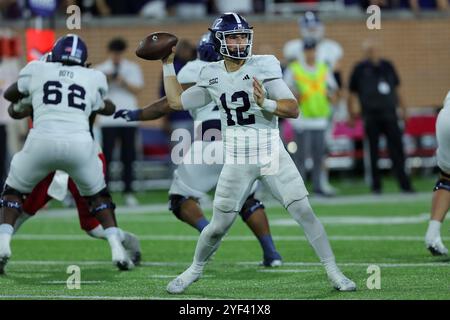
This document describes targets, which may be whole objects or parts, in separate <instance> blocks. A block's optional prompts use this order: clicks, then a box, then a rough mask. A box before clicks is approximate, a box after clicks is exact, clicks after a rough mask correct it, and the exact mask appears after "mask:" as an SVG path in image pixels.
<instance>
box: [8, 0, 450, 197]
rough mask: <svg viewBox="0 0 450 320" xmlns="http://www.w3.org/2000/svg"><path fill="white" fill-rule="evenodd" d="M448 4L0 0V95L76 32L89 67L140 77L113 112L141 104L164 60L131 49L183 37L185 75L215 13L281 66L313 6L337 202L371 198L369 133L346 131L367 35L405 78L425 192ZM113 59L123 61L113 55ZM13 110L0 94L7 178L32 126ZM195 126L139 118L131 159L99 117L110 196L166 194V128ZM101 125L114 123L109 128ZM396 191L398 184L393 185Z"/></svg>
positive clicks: (384, 162)
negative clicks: (372, 23) (338, 85)
mask: <svg viewBox="0 0 450 320" xmlns="http://www.w3.org/2000/svg"><path fill="white" fill-rule="evenodd" d="M449 2H450V1H449V0H393V1H389V0H375V1H373V0H372V1H358V0H336V1H314V0H307V1H303V0H297V1H275V0H228V1H218V0H208V1H206V0H204V1H203V0H185V1H175V0H170V1H169V0H167V1H161V0H153V1H152V0H128V1H119V0H80V1H73V0H72V1H57V0H53V1H52V0H49V1H32V0H30V1H25V0H0V19H1V20H0V92H2V90H5V89H6V88H7V87H8V86H9V85H10V84H11V83H13V82H14V81H16V79H17V75H18V72H19V71H20V68H21V67H23V66H24V65H25V63H26V62H27V61H30V60H33V59H39V58H40V57H41V56H42V55H43V54H45V53H46V52H47V51H49V50H50V49H51V47H52V44H53V41H54V40H55V39H56V38H58V37H59V36H61V35H63V34H66V33H76V34H78V35H80V36H81V37H82V38H83V39H84V40H85V42H86V43H87V45H88V49H89V57H88V60H89V61H90V62H91V63H92V65H93V67H99V69H102V68H100V66H102V64H104V63H105V62H106V61H108V60H111V59H117V61H118V62H117V63H122V62H123V63H124V64H127V68H124V70H125V71H123V75H121V76H122V77H123V78H127V77H128V78H131V79H132V80H130V81H133V79H134V80H136V79H138V80H136V81H135V82H134V83H133V85H134V87H133V88H132V89H130V88H128V89H130V90H129V92H128V94H129V99H128V100H121V101H124V102H122V103H123V104H124V105H122V104H120V103H119V104H118V108H135V107H138V106H139V107H143V106H145V105H148V104H149V103H151V102H152V101H154V100H156V99H157V98H159V97H160V96H162V95H163V94H164V92H163V90H162V88H161V75H162V73H161V63H160V62H159V61H144V60H141V59H139V58H137V57H136V56H135V54H134V51H135V49H136V48H137V46H138V43H139V41H140V40H141V39H143V38H144V37H146V36H147V35H148V34H150V33H152V32H155V31H167V32H171V33H174V34H176V35H177V36H178V38H179V39H181V41H180V42H181V43H180V45H179V46H178V52H177V59H178V63H179V66H180V68H181V67H182V65H183V64H185V63H186V62H187V61H190V60H193V59H196V45H197V42H198V40H199V39H200V37H201V35H202V34H203V33H205V32H206V31H207V28H208V27H209V26H210V25H211V23H212V22H213V21H214V19H215V17H217V16H218V15H219V14H220V13H223V12H228V11H234V12H238V13H241V14H242V15H244V16H245V17H246V18H247V21H248V22H249V23H250V24H251V25H253V27H254V32H255V34H254V46H253V53H254V54H274V55H275V56H276V57H277V58H278V59H279V60H280V62H281V64H282V66H283V68H284V69H285V70H286V68H287V67H288V62H289V61H288V60H289V59H288V57H287V56H286V53H285V52H284V48H285V45H286V43H287V42H288V41H290V40H293V39H299V38H302V30H301V25H300V24H299V19H300V18H301V17H302V16H303V15H304V13H305V12H306V11H313V12H315V14H316V15H317V17H318V18H319V19H320V21H321V23H322V24H323V27H324V34H323V37H322V39H319V41H320V40H323V39H331V40H332V41H334V42H336V43H337V44H338V46H339V47H340V48H341V49H342V54H341V55H340V57H339V67H338V68H339V72H340V74H341V76H340V77H341V82H342V89H341V90H340V91H341V92H340V95H339V99H338V101H337V102H336V103H334V106H333V108H332V109H333V113H332V119H331V121H330V125H329V127H328V129H327V133H326V157H325V164H324V166H325V167H326V168H327V170H328V171H329V175H330V181H331V184H332V185H333V186H334V190H335V191H336V193H337V194H338V195H339V194H345V193H346V192H349V191H346V186H347V189H348V190H353V191H354V192H357V193H358V192H359V193H361V192H362V191H361V189H363V192H367V193H369V192H370V191H371V188H370V179H371V177H370V169H369V167H370V161H369V156H368V146H367V135H366V134H365V131H364V127H363V122H362V121H361V119H360V118H359V119H358V118H357V119H356V122H355V123H353V124H352V125H350V124H349V117H348V116H349V115H348V112H347V104H348V98H349V90H348V88H349V83H350V76H351V74H352V71H353V70H354V67H355V65H357V64H358V63H359V62H360V61H362V60H363V59H364V50H363V44H364V43H365V42H367V41H368V40H370V41H372V42H376V43H377V46H378V50H379V52H380V55H381V56H382V57H384V58H386V59H388V60H389V61H390V62H391V63H392V64H393V65H394V66H395V70H396V73H397V75H398V77H399V79H400V86H399V90H400V91H401V95H402V97H403V100H404V104H405V106H406V108H407V109H408V115H407V117H406V118H403V117H399V119H398V121H399V125H400V128H402V130H403V131H402V136H401V139H402V141H403V147H404V150H405V155H406V162H405V170H406V171H407V173H408V174H411V177H412V185H413V186H414V185H416V189H419V190H420V185H419V183H415V181H420V180H421V179H422V180H423V179H424V178H425V179H426V181H427V182H426V188H428V189H429V190H431V189H432V187H433V182H431V181H434V180H435V175H434V172H436V159H435V150H436V139H435V121H436V116H437V113H438V111H439V109H440V108H441V107H442V101H443V99H444V97H445V95H446V94H447V92H448V91H449V89H450V59H449V58H450V40H449V39H450V16H449ZM71 5H77V6H79V8H81V28H80V29H74V30H69V29H68V23H69V22H68V20H67V19H68V18H69V17H71V15H72V14H73V12H74V11H69V13H67V8H70V6H71ZM370 5H378V6H379V7H380V8H381V29H373V30H370V29H369V28H368V27H367V24H366V21H367V19H368V18H369V16H370V14H369V13H366V9H367V7H369V6H370ZM72 8H73V7H72ZM114 41H115V42H114ZM114 52H115V53H116V54H118V57H116V58H113V57H112V54H113V53H114ZM103 66H104V65H103ZM104 70H106V71H105V73H107V72H109V71H107V70H108V68H107V67H106V69H104ZM110 80H111V81H112V82H113V81H114V79H110ZM110 88H111V90H116V91H115V92H116V93H118V92H119V91H120V90H122V89H123V88H122V89H121V88H120V84H117V83H116V84H115V85H112V86H111V84H110ZM117 90H118V91H117ZM111 94H113V92H111ZM118 94H119V93H118ZM124 94H127V93H124ZM119 95H120V94H119ZM119 99H120V98H119ZM134 99H135V100H134ZM6 109H7V103H6V101H5V100H4V99H3V97H2V96H0V135H1V137H0V138H1V140H0V145H1V146H2V147H1V149H0V156H1V158H2V159H1V163H0V170H1V172H0V173H1V176H0V180H2V181H3V179H4V175H5V172H7V171H6V170H7V167H8V164H9V159H10V158H11V156H12V155H13V154H14V153H15V152H17V151H18V150H20V148H21V146H22V144H23V141H24V138H25V137H26V133H27V128H28V123H27V121H23V122H19V121H12V120H11V119H9V118H8V116H7V113H6ZM191 126H192V119H190V116H189V114H187V113H175V114H172V115H171V116H169V117H164V118H162V119H159V120H156V121H148V122H143V123H138V124H137V126H136V127H135V128H134V129H132V130H131V131H130V130H129V131H128V132H131V133H130V134H131V137H134V138H131V139H133V140H134V141H131V143H132V144H133V148H131V149H130V148H128V149H127V151H125V153H128V156H124V155H123V154H124V151H122V150H121V148H122V147H123V146H124V143H123V142H120V141H121V139H119V136H120V135H119V134H118V133H117V132H119V131H118V130H121V129H120V128H119V127H120V125H119V124H117V125H115V124H111V123H107V121H106V122H104V121H103V120H101V121H98V123H97V124H96V136H97V139H98V141H100V142H102V143H105V134H110V133H111V132H113V133H117V137H116V136H113V137H112V138H110V141H109V143H112V144H113V146H111V147H110V149H111V161H110V164H109V169H110V181H109V186H110V188H111V190H113V191H118V192H123V191H126V192H131V191H133V192H138V193H140V192H143V193H144V194H145V192H146V191H148V190H162V192H166V190H167V188H168V187H169V185H170V181H171V178H172V171H173V169H174V168H173V164H172V162H171V160H170V150H171V145H172V144H173V143H171V139H170V135H171V132H172V130H174V128H179V127H184V128H190V127H191ZM105 128H109V129H111V128H112V131H111V130H104V129H105ZM280 128H281V129H280V130H281V131H282V134H283V139H284V142H285V144H286V146H287V148H288V150H289V151H290V152H291V153H292V154H293V157H295V153H296V152H297V151H298V148H297V145H296V142H295V129H294V127H293V125H292V123H291V122H289V121H282V122H281V125H280ZM108 132H109V133H108ZM128 137H130V136H128ZM116 138H117V139H116ZM111 139H112V140H111ZM116 140H117V141H116ZM111 141H112V142H111ZM103 147H105V146H103ZM378 151H379V159H378V163H377V165H378V167H379V168H380V169H381V170H382V172H383V175H387V176H388V178H387V179H388V180H387V181H391V180H392V178H389V177H390V176H391V175H392V174H391V170H390V169H391V168H392V161H391V159H390V157H389V154H388V152H387V141H386V138H385V137H382V138H381V139H380V141H379V148H378ZM127 166H131V169H127ZM306 167H307V169H308V170H310V169H311V167H312V163H311V159H309V161H308V159H307V161H306ZM126 170H131V173H129V172H128V173H126V172H125V171H126ZM124 173H125V175H124ZM124 176H125V177H124ZM126 176H128V177H126ZM129 176H131V178H130V177H129ZM389 179H391V180H389ZM126 180H131V181H128V182H127V181H126ZM355 181H358V182H357V183H355ZM428 181H430V183H429V185H428ZM392 184H393V185H394V186H395V185H396V183H395V182H392ZM361 186H362V188H361ZM352 188H353V189H352ZM130 189H131V190H130ZM428 189H426V190H428ZM396 190H399V189H398V188H397V189H396ZM372 191H373V190H372ZM138 198H139V197H138ZM130 204H132V201H131V202H130Z"/></svg>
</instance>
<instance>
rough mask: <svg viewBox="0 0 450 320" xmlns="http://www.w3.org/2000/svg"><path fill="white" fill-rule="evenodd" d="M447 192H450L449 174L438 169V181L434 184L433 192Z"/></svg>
mask: <svg viewBox="0 0 450 320" xmlns="http://www.w3.org/2000/svg"><path fill="white" fill-rule="evenodd" d="M437 190H447V191H450V174H448V173H446V172H444V171H443V170H442V169H441V168H439V180H438V181H437V182H436V184H435V186H434V188H433V191H437Z"/></svg>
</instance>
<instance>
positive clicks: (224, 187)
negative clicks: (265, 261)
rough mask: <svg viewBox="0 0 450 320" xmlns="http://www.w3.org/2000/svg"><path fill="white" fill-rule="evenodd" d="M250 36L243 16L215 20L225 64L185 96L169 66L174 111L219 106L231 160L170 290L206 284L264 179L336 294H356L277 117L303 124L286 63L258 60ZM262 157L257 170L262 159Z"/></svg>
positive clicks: (207, 69)
mask: <svg viewBox="0 0 450 320" xmlns="http://www.w3.org/2000/svg"><path fill="white" fill-rule="evenodd" d="M251 29H252V27H250V26H249V25H248V23H247V21H246V20H245V19H244V18H242V17H241V16H240V15H238V14H236V13H225V14H223V15H222V16H221V17H219V18H218V19H216V20H215V22H214V24H213V26H212V27H211V28H210V29H209V30H210V31H211V33H212V36H213V39H214V41H215V45H216V46H215V48H216V51H217V52H218V53H220V54H221V55H222V56H223V58H224V60H223V61H219V62H215V63H210V64H208V65H206V66H204V67H203V68H202V70H201V71H200V76H199V80H198V82H197V84H196V85H195V86H193V87H191V88H189V89H187V90H186V91H184V92H183V89H182V87H181V85H180V84H179V83H178V81H177V78H176V75H175V70H174V67H173V58H174V53H172V54H171V55H170V56H169V57H168V58H166V59H164V60H163V61H162V62H163V73H164V88H165V91H166V93H167V99H168V101H169V105H170V107H171V108H173V109H176V110H180V109H185V110H190V109H195V108H199V107H202V106H204V105H206V104H208V103H210V102H211V101H213V102H215V103H216V104H217V105H218V106H219V108H220V116H221V125H222V136H223V137H224V138H223V140H224V146H225V148H224V152H225V154H226V159H227V161H225V164H224V166H223V169H222V172H221V174H220V177H219V182H218V184H217V188H216V193H215V197H214V209H213V217H212V220H211V222H210V224H208V226H207V227H206V228H205V229H203V231H202V232H201V234H200V237H199V239H198V242H197V247H196V249H195V254H194V260H193V263H192V265H191V266H190V267H189V268H188V269H187V270H186V271H184V272H183V273H182V274H181V275H179V276H178V277H176V278H175V279H174V280H172V281H171V282H170V283H169V284H168V286H167V291H168V292H169V293H172V294H175V293H182V292H184V291H185V290H186V288H187V287H189V286H190V285H191V284H192V283H193V282H195V281H197V280H198V279H199V278H200V276H201V275H202V272H203V269H204V266H205V264H206V263H207V261H208V259H209V258H210V257H211V255H212V254H213V253H214V252H215V251H216V250H217V248H218V247H219V245H220V241H221V239H222V238H223V236H224V235H225V233H226V232H227V231H228V230H229V228H230V227H231V225H232V224H233V222H234V220H235V218H236V216H237V214H238V212H239V211H240V210H241V208H242V206H243V204H244V201H245V199H246V198H247V196H248V195H249V193H250V190H251V188H252V185H253V183H254V182H255V180H257V179H259V180H261V181H262V182H263V183H264V184H265V185H266V186H267V187H268V189H269V190H270V191H271V193H272V195H273V196H274V197H275V198H276V199H277V200H278V201H279V202H280V203H282V204H283V206H284V207H285V208H286V209H287V210H288V211H289V213H290V214H291V215H292V217H293V218H294V219H295V221H297V222H298V223H299V224H300V225H301V226H302V227H303V229H304V231H305V234H306V237H307V239H308V241H309V242H310V244H311V245H312V247H313V248H314V250H315V252H316V254H317V255H318V256H319V258H320V261H321V262H322V263H323V264H324V267H325V269H326V272H327V275H328V278H329V279H330V281H331V282H332V283H333V286H334V287H335V288H336V289H337V290H340V291H353V290H355V289H356V285H355V283H354V282H353V281H351V280H350V279H348V278H347V277H345V276H344V275H343V274H342V272H341V271H340V270H339V268H338V266H337V265H336V263H335V258H334V254H333V252H332V250H331V247H330V244H329V242H328V238H327V235H326V233H325V230H324V228H323V226H322V224H321V223H320V221H319V220H318V219H317V217H316V216H315V214H314V212H313V210H312V208H311V206H310V204H309V201H308V198H307V195H308V192H307V191H306V188H305V185H304V183H303V179H302V177H301V176H300V174H299V172H298V171H297V169H296V167H295V164H294V163H293V161H292V159H291V158H290V156H289V154H288V153H287V151H286V149H285V148H284V146H283V143H282V141H281V139H280V137H279V130H278V117H284V118H296V117H298V108H297V101H296V100H295V98H294V96H293V94H292V92H291V91H290V90H289V88H288V87H287V85H286V84H285V83H284V81H283V80H282V79H281V78H282V75H281V68H280V64H279V61H278V60H277V59H276V58H275V57H274V56H272V55H255V56H252V54H251V49H252V40H253V30H251ZM173 51H174V50H173ZM260 81H261V82H260ZM259 134H262V135H263V136H261V137H262V138H261V140H260V139H259V137H258V143H255V141H254V139H252V138H251V137H252V136H253V137H255V136H258V135H259ZM248 137H250V139H247V138H248ZM236 141H237V143H236ZM277 151H278V152H277ZM261 154H262V155H263V156H262V157H261V158H256V160H257V161H256V163H254V162H253V161H254V160H255V155H256V156H257V157H259V155H261ZM242 160H245V164H241V162H242Z"/></svg>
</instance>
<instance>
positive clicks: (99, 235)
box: [86, 225, 106, 240]
mask: <svg viewBox="0 0 450 320" xmlns="http://www.w3.org/2000/svg"><path fill="white" fill-rule="evenodd" d="M86 233H87V234H88V235H90V236H91V237H93V238H96V239H104V240H106V234H105V229H103V227H102V226H101V225H98V226H96V227H95V228H94V229H92V230H89V231H86Z"/></svg>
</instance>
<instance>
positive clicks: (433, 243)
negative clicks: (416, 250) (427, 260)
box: [425, 237, 448, 256]
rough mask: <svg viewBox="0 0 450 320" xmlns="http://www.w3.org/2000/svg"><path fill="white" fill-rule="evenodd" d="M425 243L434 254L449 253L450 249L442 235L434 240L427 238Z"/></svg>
mask: <svg viewBox="0 0 450 320" xmlns="http://www.w3.org/2000/svg"><path fill="white" fill-rule="evenodd" d="M425 244H426V246H427V249H428V250H429V251H430V252H431V254H432V255H433V256H447V255H448V249H447V248H446V247H445V246H444V244H443V243H442V240H441V238H440V237H439V238H436V239H433V240H427V241H426V242H425Z"/></svg>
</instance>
